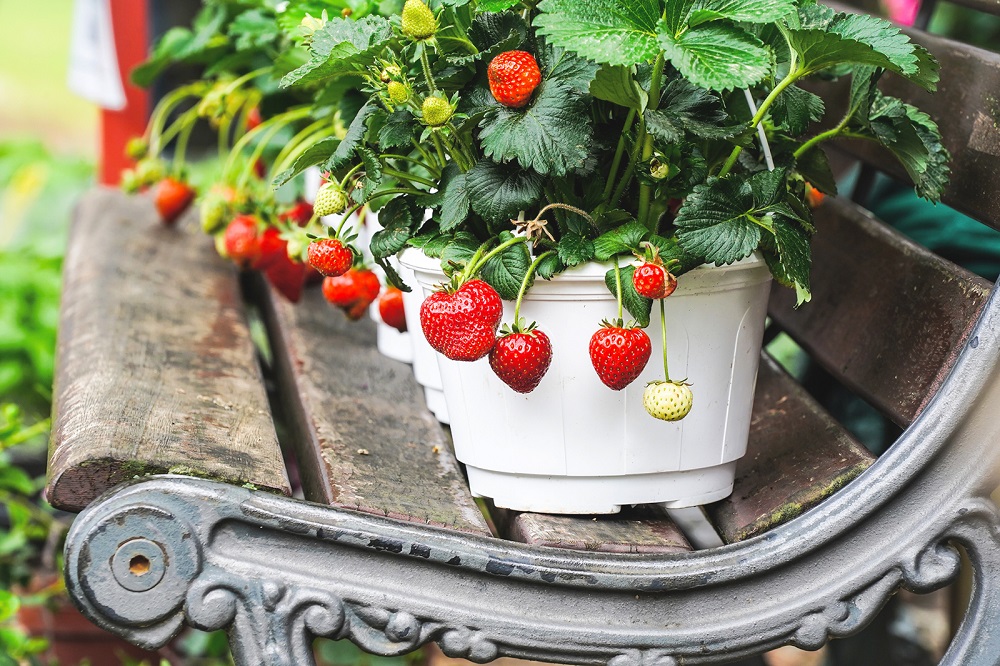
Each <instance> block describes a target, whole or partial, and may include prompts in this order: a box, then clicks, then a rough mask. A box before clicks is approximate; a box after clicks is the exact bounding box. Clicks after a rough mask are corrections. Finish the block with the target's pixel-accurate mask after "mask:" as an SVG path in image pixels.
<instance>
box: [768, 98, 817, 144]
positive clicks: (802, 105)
mask: <svg viewBox="0 0 1000 666" xmlns="http://www.w3.org/2000/svg"><path fill="white" fill-rule="evenodd" d="M825 110H826V106H825V105H824V104H823V99H822V98H821V97H819V96H818V95H814V94H813V93H811V92H809V91H807V90H803V89H802V88H799V87H798V86H788V87H787V88H785V90H784V91H783V92H782V93H781V94H780V95H778V98H777V99H776V100H775V101H774V105H773V106H772V107H771V118H772V119H773V120H774V122H775V123H776V124H777V125H778V126H780V127H782V128H784V129H785V130H786V131H787V132H788V133H789V134H791V135H792V136H800V135H802V134H804V133H805V131H806V130H807V129H809V123H813V122H816V121H818V120H822V118H823V112H824V111H825Z"/></svg>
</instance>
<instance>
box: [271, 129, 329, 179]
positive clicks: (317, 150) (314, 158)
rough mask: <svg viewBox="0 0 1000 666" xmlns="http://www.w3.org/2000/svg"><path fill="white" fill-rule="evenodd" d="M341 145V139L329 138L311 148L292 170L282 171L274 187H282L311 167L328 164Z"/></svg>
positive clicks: (297, 160) (293, 165)
mask: <svg viewBox="0 0 1000 666" xmlns="http://www.w3.org/2000/svg"><path fill="white" fill-rule="evenodd" d="M339 145H340V139H337V138H334V137H329V138H326V139H322V140H321V141H317V142H316V143H314V144H313V145H311V146H309V148H307V149H306V151H305V152H304V153H302V154H301V155H299V157H298V158H297V159H296V160H295V162H294V163H293V164H292V166H291V167H290V168H288V169H286V170H285V171H282V172H281V173H279V174H278V175H277V176H276V177H275V179H274V183H273V185H274V187H281V186H282V185H284V184H285V183H287V182H288V181H290V180H291V179H292V178H295V176H297V175H299V174H300V173H302V172H303V171H305V170H306V169H308V168H309V167H311V166H316V165H317V164H322V163H323V162H326V161H327V160H328V159H330V156H331V155H333V154H334V152H336V150H337V146H339Z"/></svg>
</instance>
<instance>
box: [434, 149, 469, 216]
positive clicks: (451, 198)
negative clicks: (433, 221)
mask: <svg viewBox="0 0 1000 666" xmlns="http://www.w3.org/2000/svg"><path fill="white" fill-rule="evenodd" d="M441 180H442V182H443V183H444V185H443V187H442V197H441V206H440V208H441V214H440V215H439V216H438V224H440V226H441V231H442V232H443V233H448V232H450V231H452V230H454V229H455V228H457V227H458V226H459V225H460V224H462V223H463V222H465V220H466V218H468V217H469V188H468V184H467V181H466V174H464V173H462V172H461V171H460V170H459V168H458V166H457V165H456V164H455V163H454V162H452V163H451V164H449V165H448V166H447V168H445V170H444V173H443V174H442V176H441Z"/></svg>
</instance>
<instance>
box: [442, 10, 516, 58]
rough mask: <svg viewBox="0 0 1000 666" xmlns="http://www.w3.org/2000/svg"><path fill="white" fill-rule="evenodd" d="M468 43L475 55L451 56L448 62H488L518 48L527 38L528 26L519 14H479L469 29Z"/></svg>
mask: <svg viewBox="0 0 1000 666" xmlns="http://www.w3.org/2000/svg"><path fill="white" fill-rule="evenodd" d="M468 38H469V41H471V42H472V43H473V45H475V47H476V49H477V53H474V54H468V55H462V56H452V57H449V58H448V61H449V62H451V63H454V64H456V65H466V64H468V63H471V62H475V61H482V62H487V63H488V62H489V61H490V60H492V59H493V58H494V57H495V56H497V55H499V54H500V53H503V52H504V51H513V50H514V49H517V48H520V47H521V45H522V44H524V42H525V40H526V39H527V38H528V24H527V23H526V22H525V20H524V19H523V18H521V16H520V15H519V14H514V13H510V12H504V13H502V14H492V13H487V14H480V15H479V16H477V17H476V18H475V20H474V21H473V22H472V25H471V26H470V27H469V35H468Z"/></svg>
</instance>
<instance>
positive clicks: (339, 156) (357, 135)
mask: <svg viewBox="0 0 1000 666" xmlns="http://www.w3.org/2000/svg"><path fill="white" fill-rule="evenodd" d="M377 110H378V105H377V104H376V103H375V102H373V101H372V100H368V101H367V102H365V105H364V106H362V107H361V110H360V111H358V114H357V115H356V116H354V120H353V121H351V126H350V127H348V128H347V133H346V134H345V135H344V138H343V139H342V140H341V142H340V143H339V144H338V145H337V149H336V150H334V151H333V155H331V156H330V158H329V159H328V160H327V161H326V162H325V163H324V164H323V170H324V171H336V170H337V169H339V168H340V167H342V166H344V165H345V164H347V162H348V161H349V160H350V159H351V158H352V157H353V156H354V152H355V150H357V148H358V147H359V146H361V145H363V144H364V140H365V134H366V133H367V132H368V127H367V126H366V123H367V122H368V117H369V116H371V115H372V114H373V113H375V112H376V111H377Z"/></svg>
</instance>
